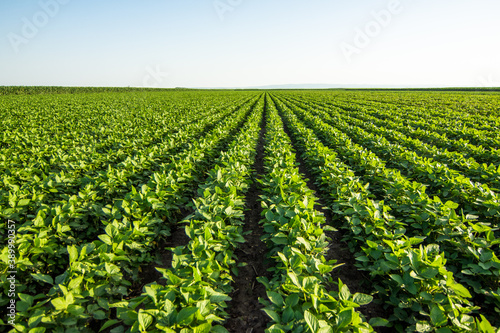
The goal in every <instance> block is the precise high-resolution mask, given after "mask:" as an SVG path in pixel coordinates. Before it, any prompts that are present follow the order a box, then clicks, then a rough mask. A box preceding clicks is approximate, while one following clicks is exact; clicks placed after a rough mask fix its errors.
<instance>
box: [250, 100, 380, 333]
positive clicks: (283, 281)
mask: <svg viewBox="0 0 500 333" xmlns="http://www.w3.org/2000/svg"><path fill="white" fill-rule="evenodd" d="M266 109H267V114H266V116H267V121H266V123H267V128H266V137H265V160H264V167H265V174H264V175H263V177H262V179H261V180H260V182H261V186H260V187H261V190H262V192H263V195H262V196H261V198H262V206H263V208H264V210H263V212H262V214H263V217H264V220H262V221H261V223H262V224H263V228H264V236H263V240H264V242H265V243H266V244H267V246H268V249H269V251H268V255H269V256H270V257H271V258H272V260H273V261H274V262H275V265H274V267H273V268H272V277H271V278H270V279H268V278H265V277H260V278H258V280H259V282H261V283H262V284H263V285H264V286H265V287H266V291H267V299H263V300H261V301H262V303H263V304H264V305H265V308H264V311H265V312H266V313H267V314H268V315H269V317H270V318H271V320H272V323H271V325H270V326H269V327H268V329H267V330H266V332H269V333H271V332H275V333H278V332H315V333H316V332H322V333H326V332H371V331H373V328H372V327H371V326H370V325H369V324H368V323H367V322H366V321H365V319H364V317H363V316H362V315H361V314H360V313H359V312H357V311H356V308H358V307H359V306H361V305H364V304H367V303H369V302H370V301H371V299H372V297H371V296H369V295H364V294H359V293H357V294H354V295H352V294H351V293H350V291H349V288H348V286H347V285H344V284H343V283H342V281H340V280H339V281H338V282H337V281H331V280H332V279H331V277H330V275H329V273H330V272H331V271H332V270H333V269H335V268H336V265H335V261H333V260H332V261H328V260H326V259H325V254H326V251H327V247H328V242H329V239H328V238H327V237H326V235H325V232H324V231H325V229H327V228H328V226H326V225H325V223H326V222H325V218H324V216H323V215H322V214H321V213H320V212H318V211H317V210H315V208H314V205H315V200H316V198H315V197H314V195H313V192H312V191H311V190H310V189H309V188H308V187H307V184H306V182H305V181H304V179H303V178H302V176H301V174H300V173H299V170H298V167H297V162H296V156H295V153H294V151H293V149H292V146H291V142H290V139H289V137H288V136H287V135H286V134H285V132H284V129H283V123H282V121H281V119H280V117H279V115H278V113H277V110H276V107H275V106H274V102H273V101H272V100H270V99H269V97H268V100H267V103H266ZM338 269H341V268H338ZM334 284H337V288H333V285H334ZM335 289H336V290H335Z"/></svg>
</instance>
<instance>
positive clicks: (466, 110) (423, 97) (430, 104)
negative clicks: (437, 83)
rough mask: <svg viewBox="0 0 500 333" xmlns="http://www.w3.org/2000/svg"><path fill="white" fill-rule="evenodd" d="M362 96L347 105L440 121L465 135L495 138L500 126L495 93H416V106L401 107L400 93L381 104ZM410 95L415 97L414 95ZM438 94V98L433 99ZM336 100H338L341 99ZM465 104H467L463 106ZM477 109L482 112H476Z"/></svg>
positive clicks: (374, 99)
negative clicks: (482, 133) (478, 132)
mask: <svg viewBox="0 0 500 333" xmlns="http://www.w3.org/2000/svg"><path fill="white" fill-rule="evenodd" d="M366 95H367V94H366V93H365V94H364V93H361V94H357V95H356V96H354V98H351V99H350V100H349V102H350V103H352V104H355V105H362V106H365V107H369V108H376V109H388V110H392V111H395V112H398V113H400V114H402V115H405V114H408V117H410V118H412V119H415V120H418V119H419V117H425V118H426V119H427V120H429V121H430V122H431V123H434V124H439V123H440V122H444V123H446V124H447V127H450V128H451V129H453V128H452V126H451V125H455V126H456V128H455V129H458V128H460V129H462V128H465V129H466V130H470V131H469V134H474V133H476V132H477V131H481V132H485V133H486V134H487V135H491V136H492V137H496V138H498V133H497V128H498V126H499V125H500V122H499V120H498V117H497V114H496V112H498V104H499V102H500V99H499V98H498V97H499V95H498V94H475V93H466V92H465V93H458V94H439V93H433V92H431V93H428V92H427V93H426V92H420V93H418V97H419V99H420V101H419V103H418V105H412V106H408V105H405V96H402V94H397V93H395V94H392V96H391V97H392V98H390V99H389V100H387V99H386V100H385V101H382V100H379V99H378V98H377V97H379V96H377V95H374V96H373V98H372V100H366V98H365V97H366ZM413 95H417V93H414V94H413ZM440 95H441V98H439V99H435V97H437V96H440ZM340 97H341V99H342V97H343V96H340ZM448 98H449V99H448ZM451 99H454V100H453V101H452V100H451ZM469 102H470V103H471V104H470V105H467V103H469ZM495 104H496V106H495ZM481 109H482V110H483V111H485V112H480V110H481ZM495 110H496V112H495Z"/></svg>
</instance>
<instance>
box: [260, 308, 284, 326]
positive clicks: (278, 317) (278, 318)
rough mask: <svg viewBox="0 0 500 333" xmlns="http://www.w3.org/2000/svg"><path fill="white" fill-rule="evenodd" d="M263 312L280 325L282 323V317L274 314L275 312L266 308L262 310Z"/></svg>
mask: <svg viewBox="0 0 500 333" xmlns="http://www.w3.org/2000/svg"><path fill="white" fill-rule="evenodd" d="M262 311H264V312H265V313H266V314H267V315H268V316H269V317H270V318H271V319H272V320H273V321H274V322H276V323H278V324H279V323H280V322H281V318H280V315H279V314H277V313H276V312H274V311H273V310H270V309H267V308H265V309H262Z"/></svg>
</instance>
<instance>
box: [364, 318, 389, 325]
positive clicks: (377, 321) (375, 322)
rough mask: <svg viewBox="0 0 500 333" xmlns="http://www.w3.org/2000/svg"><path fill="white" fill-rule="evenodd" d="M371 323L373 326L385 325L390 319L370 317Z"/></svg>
mask: <svg viewBox="0 0 500 333" xmlns="http://www.w3.org/2000/svg"><path fill="white" fill-rule="evenodd" d="M369 323H370V325H371V326H373V327H385V326H387V325H388V324H389V321H388V320H387V319H384V318H380V317H376V318H372V319H370V322H369Z"/></svg>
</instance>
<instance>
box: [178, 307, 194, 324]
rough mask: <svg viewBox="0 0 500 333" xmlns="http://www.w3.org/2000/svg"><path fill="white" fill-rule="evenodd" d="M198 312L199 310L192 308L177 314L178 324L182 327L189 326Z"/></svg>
mask: <svg viewBox="0 0 500 333" xmlns="http://www.w3.org/2000/svg"><path fill="white" fill-rule="evenodd" d="M196 311H198V308H197V307H195V306H191V307H188V308H184V309H182V310H181V311H179V313H178V314H177V324H178V325H180V326H187V325H189V324H191V322H192V321H193V317H194V314H195V313H196Z"/></svg>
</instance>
